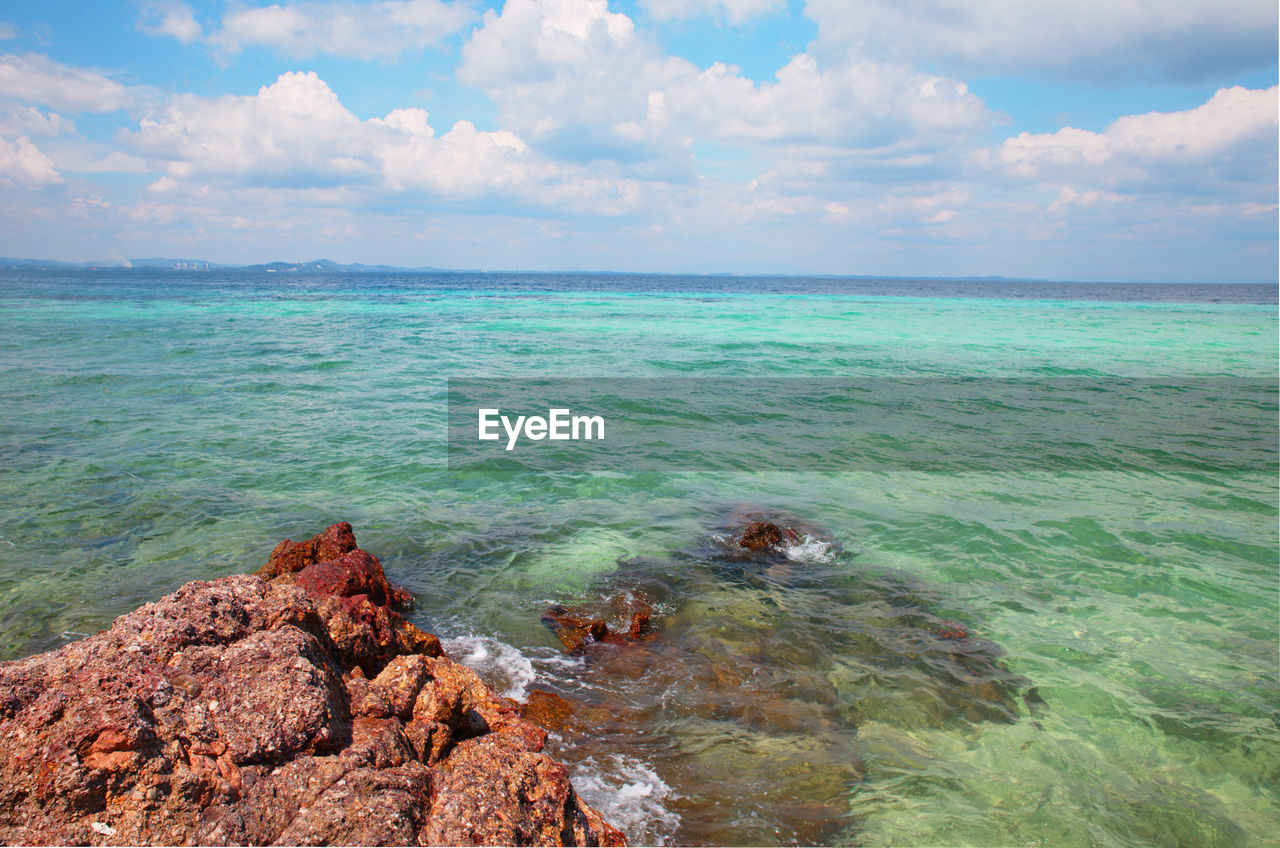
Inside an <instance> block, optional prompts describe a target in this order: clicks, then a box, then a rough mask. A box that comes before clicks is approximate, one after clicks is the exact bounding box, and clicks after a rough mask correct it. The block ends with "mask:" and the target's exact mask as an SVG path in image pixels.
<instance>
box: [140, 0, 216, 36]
mask: <svg viewBox="0 0 1280 848" xmlns="http://www.w3.org/2000/svg"><path fill="white" fill-rule="evenodd" d="M138 29H139V30H141V31H142V32H145V33H147V34H148V35H168V36H172V37H173V38H176V39H178V40H179V41H181V42H182V43H183V44H190V43H191V42H193V41H197V40H199V38H200V36H201V35H203V34H204V30H203V29H202V28H201V26H200V23H199V22H198V21H197V20H196V15H195V10H194V9H192V8H191V7H190V6H189V5H187V4H186V3H184V2H182V0H153V2H147V3H144V4H143V5H142V8H141V17H140V18H139V19H138Z"/></svg>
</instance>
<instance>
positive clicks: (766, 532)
mask: <svg viewBox="0 0 1280 848" xmlns="http://www.w3.org/2000/svg"><path fill="white" fill-rule="evenodd" d="M792 532H794V531H792ZM782 541H783V540H782V530H781V529H780V528H779V527H778V525H776V524H774V523H773V522H772V521H756V522H753V523H752V524H751V525H750V526H748V527H747V529H746V530H744V531H742V535H741V536H740V537H739V538H738V544H739V545H741V546H742V547H744V548H746V549H747V550H749V551H766V550H772V549H776V548H780V547H782Z"/></svg>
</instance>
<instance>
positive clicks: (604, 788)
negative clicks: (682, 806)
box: [573, 754, 680, 845]
mask: <svg viewBox="0 0 1280 848" xmlns="http://www.w3.org/2000/svg"><path fill="white" fill-rule="evenodd" d="M573 778H574V785H575V786H577V787H578V793H579V794H580V795H581V796H582V797H583V798H584V799H585V800H586V801H587V803H589V804H591V805H592V806H595V807H599V808H601V809H605V810H608V811H609V818H610V819H611V820H612V821H614V822H616V823H617V824H618V825H619V826H620V827H622V828H623V829H624V830H625V831H626V832H627V833H629V834H634V836H633V838H634V839H636V840H637V841H638V842H640V843H642V844H648V845H666V844H667V840H669V839H670V838H671V837H672V836H674V835H675V832H676V829H677V828H678V827H679V826H680V815H679V814H678V813H676V812H675V811H673V810H671V809H669V808H668V807H667V802H669V801H672V800H674V799H675V797H676V796H675V793H674V791H673V790H672V789H671V787H670V786H668V785H667V783H666V781H664V780H663V779H662V778H661V777H659V776H658V773H657V772H656V771H654V770H653V768H652V767H650V766H649V765H648V764H647V763H645V762H644V761H643V760H639V759H637V758H635V757H632V756H629V755H627V754H610V755H605V756H600V757H588V758H586V759H585V760H583V761H582V762H580V763H578V764H577V765H576V766H575V767H574V769H573Z"/></svg>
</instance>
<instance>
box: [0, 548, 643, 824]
mask: <svg viewBox="0 0 1280 848" xmlns="http://www.w3.org/2000/svg"><path fill="white" fill-rule="evenodd" d="M410 600H411V599H410V596H409V595H408V594H407V593H405V592H404V591H403V590H400V589H397V588H395V587H393V586H391V585H390V584H389V583H388V582H387V579H386V576H385V574H384V573H383V570H382V566H381V564H380V563H379V562H378V560H377V559H376V558H375V557H373V556H371V555H369V554H368V553H366V552H365V551H363V550H360V549H359V548H358V547H357V546H356V542H355V536H354V534H353V533H352V531H351V526H350V525H348V524H346V523H342V524H335V525H334V526H332V527H330V528H328V529H327V530H326V531H325V532H324V533H321V534H319V535H318V536H316V537H314V538H312V539H308V540H307V541H305V542H299V543H294V542H290V541H288V540H286V541H285V542H282V543H281V544H280V545H279V546H277V547H276V549H275V551H273V552H272V555H271V559H270V561H269V562H268V563H267V565H266V566H264V567H263V568H262V569H260V570H259V571H258V572H257V573H256V574H254V575H240V576H234V577H227V578H224V579H221V580H214V581H207V582H194V583H188V584H187V585H185V586H183V587H182V588H180V589H179V590H178V591H177V592H175V593H173V594H172V595H168V596H166V597H164V598H162V599H160V600H159V601H157V602H155V603H150V604H147V605H146V606H144V607H143V608H141V609H139V610H136V611H135V612H133V613H131V614H129V615H126V616H123V617H121V618H120V619H117V621H116V622H115V624H114V626H113V627H112V628H111V630H109V631H105V632H103V633H100V634H98V635H97V636H94V637H91V638H88V639H84V640H82V641H80V642H75V643H72V644H70V645H67V646H66V647H64V648H62V649H60V650H58V651H54V652H51V653H48V654H41V655H38V656H34V657H28V658H27V659H23V660H17V661H14V662H8V663H3V664H0V842H2V843H4V844H134V845H137V844H168V845H175V844H271V843H276V844H290V845H304V844H305V845H310V844H349V845H383V844H394V845H436V844H443V845H468V844H502V845H534V844H537V845H621V844H624V841H623V837H622V834H621V833H620V832H618V831H617V830H616V829H614V828H612V827H611V826H609V825H608V824H606V823H605V822H604V821H603V820H602V818H601V816H600V814H599V813H598V812H596V811H595V810H593V809H591V808H590V807H589V806H587V805H586V804H585V803H583V802H581V801H580V800H579V799H578V797H577V795H576V793H575V792H574V789H573V787H572V785H571V784H570V782H569V776H568V773H567V772H566V770H565V769H564V767H563V766H562V765H560V764H559V763H557V762H555V761H554V760H552V759H551V758H550V757H548V756H546V755H545V754H543V753H541V750H542V747H543V744H544V742H545V740H546V732H545V731H544V730H543V729H541V728H540V727H538V726H536V725H534V724H531V723H529V722H527V721H525V720H523V719H522V718H521V716H520V714H519V711H518V709H517V705H516V704H515V703H513V702H511V701H509V700H507V699H504V698H501V697H499V696H498V695H497V694H495V693H494V692H493V691H492V690H490V689H489V688H488V687H487V686H486V685H485V684H484V683H483V682H482V681H481V680H480V679H479V678H478V677H477V676H476V675H475V674H474V673H473V672H472V671H471V670H470V669H468V668H466V667H464V666H461V665H459V664H457V663H455V662H453V661H452V660H450V659H449V658H448V657H447V656H446V655H445V654H444V652H443V651H442V650H441V647H440V642H439V640H438V639H436V637H435V636H432V635H431V634H429V633H425V632H423V631H422V630H419V629H418V628H417V627H415V626H414V625H413V624H411V623H410V622H408V621H406V620H405V619H404V618H403V617H402V616H401V615H400V613H399V612H398V611H397V610H398V609H402V608H404V607H405V606H406V605H407V604H408V603H409V602H410Z"/></svg>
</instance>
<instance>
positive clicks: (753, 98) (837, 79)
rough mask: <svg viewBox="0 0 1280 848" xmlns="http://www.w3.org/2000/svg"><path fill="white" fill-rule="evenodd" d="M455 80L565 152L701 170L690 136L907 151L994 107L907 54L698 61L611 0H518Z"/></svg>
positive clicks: (669, 170)
mask: <svg viewBox="0 0 1280 848" xmlns="http://www.w3.org/2000/svg"><path fill="white" fill-rule="evenodd" d="M462 56H463V62H462V65H461V66H460V68H459V70H458V78H459V79H460V80H461V81H462V82H464V83H466V84H470V85H477V86H481V87H483V88H484V89H485V90H486V91H487V92H488V94H489V96H490V97H491V98H492V99H493V101H494V102H495V103H496V104H497V105H498V107H499V110H500V115H501V119H502V121H503V123H504V124H505V125H506V126H509V127H511V128H512V129H514V130H516V131H517V132H519V133H521V134H522V135H523V136H524V137H526V138H527V139H529V141H530V143H531V144H534V145H535V147H537V148H539V149H542V150H546V151H547V152H550V153H553V154H555V155H559V156H562V157H564V158H572V159H578V160H583V159H589V158H591V157H598V158H612V159H614V160H615V161H618V162H620V163H623V164H628V165H629V166H631V168H632V170H633V171H635V172H636V173H637V174H640V173H642V168H641V167H640V166H639V165H638V164H635V163H645V164H646V166H647V167H650V168H651V170H653V172H654V173H656V174H665V175H666V176H667V177H668V178H674V176H675V175H676V174H678V173H679V171H680V169H681V167H683V168H684V169H685V170H686V172H687V174H686V178H691V177H692V158H691V156H692V154H691V151H692V149H693V145H694V144H695V143H697V142H698V141H703V140H705V141H715V142H722V143H727V144H730V145H737V146H739V147H740V148H743V149H746V148H751V147H756V146H760V145H780V144H781V145H808V146H810V147H814V148H815V150H814V151H811V152H812V153H815V154H816V152H817V151H816V147H817V146H822V145H825V146H827V147H828V148H832V149H835V148H838V151H837V155H847V154H848V153H849V151H851V150H861V151H867V150H878V151H885V152H886V153H888V152H890V151H892V152H893V155H895V156H901V155H902V153H903V151H904V150H905V149H907V148H911V149H917V150H929V149H937V148H939V147H941V146H944V145H945V144H948V143H951V139H952V137H953V136H956V135H965V134H967V133H970V132H973V131H975V130H979V129H982V128H984V127H985V126H987V125H988V124H989V123H990V122H991V121H992V120H993V118H994V116H993V115H991V113H990V112H989V111H988V110H987V109H986V108H985V106H984V105H983V104H982V102H981V100H979V99H978V98H977V97H976V96H974V95H973V94H972V93H971V92H969V90H968V89H967V87H966V86H965V85H964V84H963V83H961V82H959V81H957V80H954V79H947V78H944V77H939V76H936V75H932V74H924V73H920V72H917V71H913V70H911V69H909V68H907V67H906V66H904V65H901V64H877V63H873V62H867V61H857V60H850V59H847V58H845V59H840V60H839V61H835V62H828V63H825V64H824V63H822V62H820V61H819V60H818V59H817V58H815V57H814V56H811V55H808V54H805V53H801V54H799V55H797V56H795V57H793V58H792V59H791V61H790V62H788V63H787V64H786V65H785V66H784V67H782V68H781V69H779V70H778V72H777V74H776V79H775V80H774V81H769V82H756V81H754V80H752V79H749V78H747V77H745V76H743V75H742V73H741V71H740V70H739V69H738V68H736V67H733V66H728V65H725V64H723V63H715V64H713V65H711V66H710V67H709V68H706V69H699V68H698V67H697V66H696V65H694V64H693V63H691V62H689V61H686V60H684V59H681V58H677V57H673V56H667V55H664V54H663V53H662V52H661V50H660V49H659V47H658V45H657V43H656V42H654V41H653V40H651V39H649V38H647V37H645V36H644V34H642V33H639V32H637V31H636V29H635V26H634V24H633V22H632V21H631V19H630V18H628V17H627V16H625V15H622V14H619V13H615V12H610V11H609V10H608V7H607V5H606V4H605V2H604V0H508V2H507V4H506V6H505V7H504V9H503V10H502V12H501V14H499V13H496V12H492V11H490V12H487V13H486V14H485V18H484V23H483V25H482V26H481V27H479V28H478V29H477V30H476V31H475V32H473V34H472V36H471V38H470V40H469V41H468V42H467V43H466V45H465V46H464V47H463V51H462Z"/></svg>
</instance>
